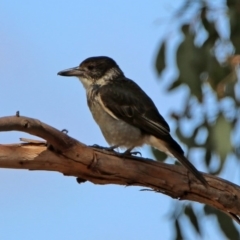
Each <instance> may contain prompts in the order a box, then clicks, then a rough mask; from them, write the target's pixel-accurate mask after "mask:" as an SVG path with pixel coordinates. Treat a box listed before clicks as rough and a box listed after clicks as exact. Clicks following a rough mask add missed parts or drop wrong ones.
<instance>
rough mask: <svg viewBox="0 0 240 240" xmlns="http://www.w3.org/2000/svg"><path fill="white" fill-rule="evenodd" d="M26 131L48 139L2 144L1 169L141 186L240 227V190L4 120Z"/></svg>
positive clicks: (23, 120) (32, 124) (40, 126)
mask: <svg viewBox="0 0 240 240" xmlns="http://www.w3.org/2000/svg"><path fill="white" fill-rule="evenodd" d="M13 130H17V131H23V132H27V133H30V134H33V135H36V136H38V137H41V138H43V139H45V140H46V141H47V142H48V144H50V145H51V146H53V149H52V148H51V147H50V148H49V147H47V146H46V144H44V143H42V142H39V143H38V142H36V141H33V142H28V143H21V144H5V145H0V167H1V168H15V169H29V170H45V171H57V172H60V173H63V174H64V175H68V176H75V177H78V180H79V182H83V181H85V180H87V181H90V182H92V183H95V184H120V185H127V186H143V187H147V188H150V189H152V190H154V191H156V192H160V193H162V194H165V195H168V196H170V197H172V198H176V199H178V200H190V201H196V202H200V203H204V204H208V205H210V206H212V207H215V208H217V209H219V210H221V211H223V212H225V213H226V214H228V215H229V216H230V217H232V218H233V219H234V220H236V221H237V222H238V223H240V220H239V216H240V187H239V186H237V185H235V184H233V183H231V182H228V181H226V180H223V179H220V178H218V177H215V176H212V175H209V174H204V177H205V179H206V180H207V182H208V184H209V187H208V188H206V187H204V186H203V185H202V184H201V183H200V182H198V181H197V180H196V178H195V177H194V176H192V175H191V174H190V173H189V172H188V171H187V170H186V169H185V168H184V167H182V166H176V165H169V164H166V163H161V162H156V161H153V160H151V159H143V158H140V157H126V156H125V157H123V156H120V155H119V154H117V153H114V152H109V151H105V150H99V149H95V148H91V147H87V146H86V145H84V144H82V143H80V142H78V141H77V140H75V139H73V138H71V137H69V136H68V135H66V134H65V133H63V132H61V131H59V130H57V129H55V128H53V127H51V126H49V125H47V124H45V123H42V122H40V121H39V120H36V119H32V118H27V117H20V116H12V117H3V118H0V131H13Z"/></svg>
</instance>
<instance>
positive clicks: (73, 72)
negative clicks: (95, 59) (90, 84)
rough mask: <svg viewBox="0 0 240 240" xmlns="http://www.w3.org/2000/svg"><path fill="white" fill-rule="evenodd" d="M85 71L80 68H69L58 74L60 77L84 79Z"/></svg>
mask: <svg viewBox="0 0 240 240" xmlns="http://www.w3.org/2000/svg"><path fill="white" fill-rule="evenodd" d="M83 74H84V71H83V70H82V69H80V68H79V67H74V68H69V69H65V70H62V71H60V72H58V75H60V76H65V77H73V76H74V77H82V76H83Z"/></svg>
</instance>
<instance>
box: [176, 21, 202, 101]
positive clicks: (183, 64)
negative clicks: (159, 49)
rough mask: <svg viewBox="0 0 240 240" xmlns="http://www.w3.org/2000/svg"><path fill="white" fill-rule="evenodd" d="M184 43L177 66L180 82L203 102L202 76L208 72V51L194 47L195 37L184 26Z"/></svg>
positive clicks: (178, 56) (178, 52) (179, 50)
mask: <svg viewBox="0 0 240 240" xmlns="http://www.w3.org/2000/svg"><path fill="white" fill-rule="evenodd" d="M182 30H183V33H184V34H185V39H184V41H183V42H182V43H181V44H180V46H179V48H178V50H177V65H178V68H179V77H178V79H177V80H178V81H179V82H181V83H183V84H186V85H187V86H188V87H189V89H190V91H191V94H192V95H194V96H196V97H197V98H198V100H199V101H202V88H201V84H202V82H201V81H200V74H201V73H203V72H204V71H206V67H207V66H206V56H205V55H206V51H205V49H202V48H198V47H196V46H195V45H194V38H195V36H194V35H193V34H192V33H190V32H189V31H188V30H187V26H183V28H182Z"/></svg>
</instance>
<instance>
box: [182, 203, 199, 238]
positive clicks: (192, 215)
mask: <svg viewBox="0 0 240 240" xmlns="http://www.w3.org/2000/svg"><path fill="white" fill-rule="evenodd" d="M185 214H186V216H187V217H188V218H189V220H190V221H191V223H192V225H193V226H194V228H195V230H196V231H197V232H198V234H199V235H200V236H201V232H200V228H199V224H198V219H197V217H196V215H195V213H194V211H193V209H192V206H191V205H188V206H186V208H185Z"/></svg>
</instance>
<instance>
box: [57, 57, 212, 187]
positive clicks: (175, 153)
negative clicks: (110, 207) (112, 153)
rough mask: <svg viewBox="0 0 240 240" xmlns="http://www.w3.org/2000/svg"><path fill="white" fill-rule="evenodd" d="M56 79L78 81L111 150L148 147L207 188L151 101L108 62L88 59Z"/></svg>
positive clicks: (104, 58)
mask: <svg viewBox="0 0 240 240" xmlns="http://www.w3.org/2000/svg"><path fill="white" fill-rule="evenodd" d="M58 75H60V76H66V77H72V76H74V77H77V78H78V79H79V80H80V81H81V83H82V84H83V87H84V88H85V90H86V95H87V104H88V107H89V109H90V111H91V113H92V116H93V118H94V120H95V121H96V123H97V124H98V125H99V127H100V129H101V131H102V134H103V136H104V138H105V139H106V141H107V142H108V144H109V145H110V146H111V149H115V148H118V147H120V148H122V147H123V148H126V149H127V150H126V153H131V151H132V149H134V148H135V147H140V146H142V145H144V144H147V145H150V146H152V147H154V148H156V149H158V150H160V151H162V152H164V153H166V154H167V155H168V156H170V157H172V158H176V159H177V160H178V161H179V162H181V164H182V165H183V166H185V167H186V168H187V169H188V170H189V171H190V172H191V173H192V174H193V175H194V176H195V177H196V178H197V179H198V180H199V181H200V182H201V183H202V184H203V185H205V186H207V185H208V183H207V181H206V179H205V178H204V176H203V175H202V174H201V173H200V172H199V171H198V170H197V169H196V168H195V167H194V166H193V164H192V163H191V162H190V161H189V160H188V159H187V158H186V157H185V156H184V152H183V150H182V148H181V146H180V145H179V144H178V143H177V142H176V141H175V140H174V139H173V138H172V136H171V135H170V127H169V125H168V123H167V122H166V121H165V119H164V118H163V117H162V115H161V114H160V113H159V111H158V109H157V107H156V106H155V104H154V102H153V101H152V99H151V98H150V97H149V96H148V95H147V94H146V93H145V92H144V90H143V89H142V88H141V87H140V86H139V85H138V84H137V83H136V82H134V81H133V80H131V79H129V78H127V77H125V75H124V73H123V71H122V70H121V68H120V67H119V66H118V64H117V63H116V62H115V61H114V60H113V59H112V58H110V57H107V56H96V57H89V58H87V59H85V60H84V61H82V62H81V63H80V65H79V66H77V67H74V68H69V69H66V70H63V71H60V72H58Z"/></svg>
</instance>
